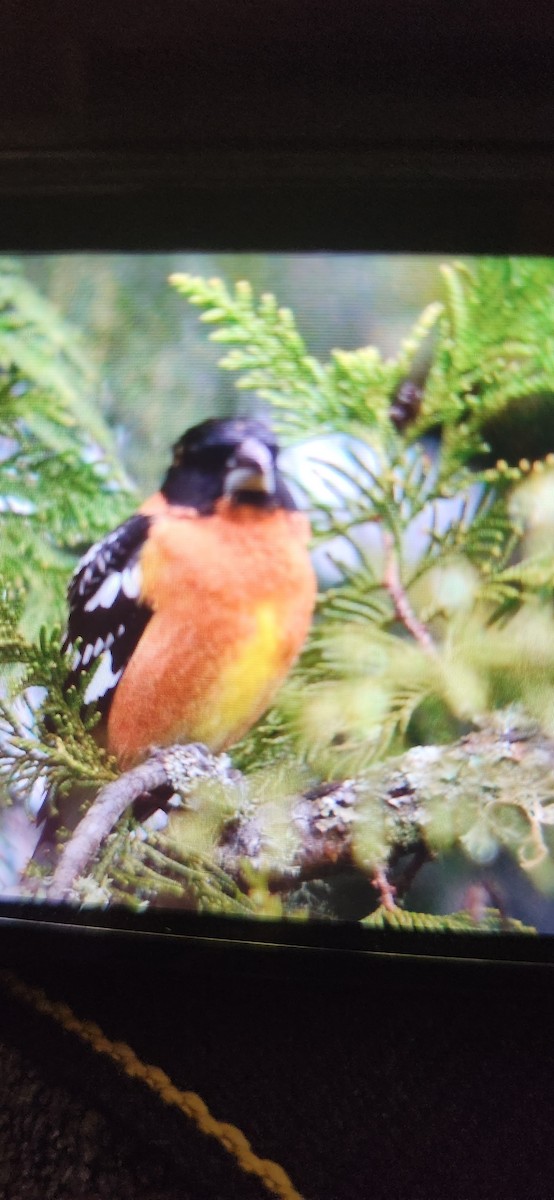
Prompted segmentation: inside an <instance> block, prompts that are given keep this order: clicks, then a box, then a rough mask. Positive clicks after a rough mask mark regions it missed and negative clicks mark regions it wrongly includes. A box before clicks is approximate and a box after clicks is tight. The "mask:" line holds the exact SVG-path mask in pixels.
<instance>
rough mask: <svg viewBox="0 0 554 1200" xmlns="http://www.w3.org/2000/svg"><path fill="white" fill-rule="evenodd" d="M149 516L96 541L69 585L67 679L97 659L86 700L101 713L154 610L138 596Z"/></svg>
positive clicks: (137, 517) (132, 519) (132, 520)
mask: <svg viewBox="0 0 554 1200" xmlns="http://www.w3.org/2000/svg"><path fill="white" fill-rule="evenodd" d="M151 520H152V518H151V517H147V516H144V515H143V514H141V513H137V514H136V515H135V516H133V517H130V518H129V520H128V521H125V522H124V523H123V525H119V526H118V528H117V529H114V531H113V533H109V534H107V536H106V537H105V538H103V540H102V541H100V542H96V544H95V545H94V546H91V548H90V550H88V551H87V553H86V554H85V555H84V557H83V558H82V559H81V561H80V563H79V565H78V567H77V570H76V571H75V574H74V575H73V578H72V580H71V583H70V585H69V591H68V601H69V619H68V623H67V630H66V633H65V637H64V641H63V646H62V649H63V651H64V652H65V653H66V654H67V655H68V656H69V657H70V669H69V675H68V684H72V683H75V682H77V680H78V679H79V677H80V675H81V674H82V672H83V671H84V670H87V669H89V668H90V666H91V664H93V663H95V662H96V663H97V664H98V665H97V669H96V671H95V672H94V674H93V675H92V677H91V679H90V680H89V682H88V685H87V687H86V690H85V693H84V700H85V703H86V704H92V703H93V702H94V703H96V704H97V705H98V707H99V708H100V710H101V711H102V712H103V713H107V711H108V709H109V706H110V703H111V700H112V698H113V694H114V691H115V688H116V687H117V684H118V682H119V680H120V679H121V676H122V674H123V672H124V670H125V667H126V666H127V663H128V662H129V659H130V658H131V655H132V654H133V652H134V650H135V648H136V646H137V645H138V642H139V640H140V638H141V637H142V634H143V633H144V630H145V628H146V626H147V624H148V622H149V620H150V617H151V616H152V610H151V609H150V608H149V607H148V606H147V605H145V604H142V603H141V601H140V593H141V582H142V581H141V567H140V553H141V550H142V547H143V546H144V542H145V540H146V537H147V535H148V529H149V526H150V524H151Z"/></svg>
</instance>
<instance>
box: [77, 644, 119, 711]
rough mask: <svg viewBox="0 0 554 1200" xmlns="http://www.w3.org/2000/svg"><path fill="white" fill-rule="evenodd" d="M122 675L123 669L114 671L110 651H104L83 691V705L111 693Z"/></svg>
mask: <svg viewBox="0 0 554 1200" xmlns="http://www.w3.org/2000/svg"><path fill="white" fill-rule="evenodd" d="M95 650H96V647H95ZM122 674H123V668H121V669H120V670H119V671H114V669H113V659H112V655H111V651H110V650H105V651H104V653H103V654H101V655H100V656H99V658H98V668H97V670H96V671H95V672H94V675H93V677H92V679H91V681H90V683H89V685H88V687H87V689H86V691H85V694H84V697H83V699H84V701H85V704H92V702H93V701H94V700H100V699H101V698H102V696H105V695H106V693H107V692H110V691H112V689H113V688H114V687H115V685H116V683H117V682H118V681H119V679H121V676H122Z"/></svg>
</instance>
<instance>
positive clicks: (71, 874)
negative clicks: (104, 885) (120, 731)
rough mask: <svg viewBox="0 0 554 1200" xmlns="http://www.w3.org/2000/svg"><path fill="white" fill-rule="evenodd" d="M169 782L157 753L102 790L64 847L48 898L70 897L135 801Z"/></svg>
mask: <svg viewBox="0 0 554 1200" xmlns="http://www.w3.org/2000/svg"><path fill="white" fill-rule="evenodd" d="M167 782H168V779H167V774H166V771H165V768H164V766H163V763H162V762H161V761H160V760H159V759H158V758H157V757H156V756H155V755H153V756H152V758H149V759H148V761H147V762H145V763H141V765H140V766H139V767H135V768H134V769H133V770H131V771H127V772H126V774H125V775H121V776H120V777H119V779H116V780H114V782H113V783H108V784H106V787H104V788H102V789H101V791H99V793H98V795H97V797H96V799H95V800H94V801H93V803H92V804H91V806H90V808H89V809H88V811H87V812H86V813H85V816H84V817H83V819H82V821H80V822H79V824H78V825H77V828H76V829H75V832H74V833H73V836H72V837H71V838H70V840H69V842H68V843H67V845H66V846H65V847H64V849H63V850H62V854H61V857H60V861H59V863H58V865H57V867H56V870H55V871H54V875H53V877H52V882H51V883H50V886H49V888H48V899H49V900H50V901H52V903H55V902H57V901H62V900H67V898H68V895H69V894H70V892H71V889H72V887H73V884H74V882H75V880H76V879H77V878H78V876H79V875H82V873H83V871H84V870H85V868H86V866H87V864H88V863H89V862H90V861H91V859H93V858H94V856H95V854H96V853H97V851H98V850H99V849H100V846H101V845H102V842H103V841H104V840H105V839H106V838H107V836H108V834H109V833H111V830H112V829H113V827H114V825H117V822H118V821H119V819H120V818H121V817H122V816H123V814H124V812H126V810H127V809H128V808H130V807H131V805H132V804H133V803H134V801H135V800H138V798H139V796H142V795H144V793H145V792H153V791H156V789H157V788H160V787H163V786H164V784H165V785H167Z"/></svg>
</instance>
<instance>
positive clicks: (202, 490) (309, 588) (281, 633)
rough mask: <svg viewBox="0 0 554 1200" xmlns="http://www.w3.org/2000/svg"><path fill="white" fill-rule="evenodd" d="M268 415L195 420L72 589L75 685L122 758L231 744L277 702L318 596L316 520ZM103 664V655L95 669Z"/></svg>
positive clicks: (70, 651) (127, 763)
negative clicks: (287, 469)
mask: <svg viewBox="0 0 554 1200" xmlns="http://www.w3.org/2000/svg"><path fill="white" fill-rule="evenodd" d="M278 453H279V449H278V444H277V441H276V438H275V437H274V435H273V433H272V431H271V429H270V427H269V425H267V424H266V423H265V421H262V420H258V419H254V418H248V417H234V418H210V419H208V420H205V421H203V422H201V423H200V424H198V425H195V426H194V427H192V428H190V429H188V430H187V432H186V433H184V434H183V436H182V437H181V438H180V439H179V440H178V441H177V442H176V444H175V445H174V447H173V459H172V462H171V465H170V466H169V469H168V470H167V473H166V475H165V477H164V479H163V481H162V484H161V486H160V489H159V491H157V492H156V493H155V494H154V495H153V496H151V497H150V498H149V499H147V500H146V501H145V502H144V503H143V504H141V506H140V508H139V509H138V510H137V511H136V512H135V513H134V514H133V515H132V516H130V517H129V518H128V520H126V521H124V522H123V523H122V524H120V525H118V527H117V528H116V529H114V530H113V531H112V532H110V533H108V534H107V535H106V536H105V537H103V538H102V539H101V540H100V541H98V542H96V543H95V545H93V546H92V547H91V548H90V550H88V551H87V553H86V554H85V555H84V557H83V558H82V559H81V561H80V562H79V564H78V565H77V568H76V570H75V572H74V574H73V576H72V579H71V582H70V585H69V590H68V605H69V615H68V620H67V627H66V631H65V635H64V638H63V643H62V649H63V651H64V653H65V654H66V655H67V658H68V663H69V671H68V679H67V683H68V686H70V685H71V684H77V683H78V682H79V680H80V679H81V677H82V675H83V672H87V679H86V687H85V690H84V694H83V701H84V705H85V706H89V705H91V704H94V705H96V706H97V708H98V710H99V712H100V714H101V716H100V722H99V736H100V739H101V740H102V742H103V744H104V745H105V747H106V749H107V751H108V753H109V754H111V755H113V756H114V757H115V759H116V761H117V764H118V767H119V768H120V770H121V771H125V770H128V769H129V768H131V767H133V766H135V765H137V764H138V763H140V762H141V761H142V760H144V758H145V757H147V755H148V753H149V751H150V750H151V748H152V747H154V746H156V747H158V746H169V745H173V744H175V743H191V742H194V743H202V744H203V745H205V746H207V747H208V749H209V750H211V751H212V752H213V753H220V752H222V751H224V750H227V749H228V748H229V747H231V746H232V745H234V744H235V743H236V742H238V741H240V739H241V738H242V737H243V736H244V735H245V734H246V733H247V732H248V730H249V729H250V728H251V727H252V726H253V725H254V724H255V723H256V721H257V720H258V719H259V718H260V717H261V716H262V714H263V713H264V712H265V711H266V710H267V709H268V708H269V706H270V704H271V702H272V700H273V698H274V696H275V694H276V692H277V690H278V689H279V687H280V686H281V684H282V683H283V681H284V680H285V678H286V677H287V675H288V673H289V671H290V670H291V667H292V666H293V664H294V662H295V660H296V659H297V657H298V655H299V654H300V651H301V649H302V647H303V645H304V642H305V640H306V637H307V635H308V632H309V629H310V626H311V623H312V617H313V611H314V605H315V600H316V590H317V588H316V578H315V574H314V570H313V567H312V564H311V559H310V554H309V538H310V527H309V521H308V518H307V516H306V514H305V513H304V512H301V511H299V510H298V509H297V506H296V504H295V501H294V499H293V496H292V494H291V492H290V490H289V488H288V487H287V484H286V482H285V480H284V477H283V475H282V472H281V470H280V468H279V463H278ZM91 668H95V669H92V670H91Z"/></svg>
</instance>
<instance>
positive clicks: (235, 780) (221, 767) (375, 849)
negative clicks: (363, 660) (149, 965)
mask: <svg viewBox="0 0 554 1200" xmlns="http://www.w3.org/2000/svg"><path fill="white" fill-rule="evenodd" d="M476 763H478V764H479V765H478V768H476V765H475V764H476ZM553 772H554V741H553V740H551V739H549V738H547V737H545V736H544V735H543V734H542V733H541V732H540V730H539V729H537V728H536V727H535V726H534V725H533V724H532V723H530V722H529V721H528V720H527V719H525V718H523V717H522V716H521V714H519V717H517V714H514V713H511V714H510V713H507V714H503V713H497V714H493V715H491V717H490V718H488V723H487V725H486V726H484V727H483V728H482V729H479V730H475V731H474V732H473V733H470V734H468V735H467V736H466V737H464V738H462V739H461V740H460V741H459V742H456V743H453V744H451V745H445V746H416V747H414V748H413V749H412V750H408V751H407V752H406V753H404V754H402V755H399V756H398V757H396V758H391V759H388V760H386V761H385V762H381V763H376V764H375V765H374V766H373V767H370V768H369V769H368V770H366V771H365V772H364V773H363V775H361V776H359V777H357V778H356V779H347V780H343V781H340V782H332V783H325V784H322V785H320V786H319V787H317V788H314V789H311V790H308V791H306V792H303V793H301V794H298V795H292V796H290V797H287V796H284V797H282V798H279V799H278V800H277V801H276V800H275V799H272V800H269V801H262V802H258V801H257V800H256V796H255V792H254V789H253V787H252V784H251V783H250V781H249V780H248V779H247V777H245V776H243V775H241V773H240V772H239V771H236V770H234V769H233V768H232V766H231V763H230V760H229V758H228V756H227V755H226V754H222V755H213V754H210V753H209V751H208V750H207V749H206V747H202V746H195V745H192V746H173V747H169V748H167V749H165V750H163V751H162V750H159V749H158V750H154V751H153V753H152V755H151V757H150V758H149V759H148V760H147V762H145V763H143V764H142V765H141V766H139V767H136V768H134V769H133V770H131V771H128V772H127V773H126V774H125V775H122V776H121V778H120V779H118V780H117V781H116V782H114V783H110V784H108V785H107V787H105V788H103V789H102V790H101V791H100V792H99V794H98V796H97V797H96V800H95V801H94V802H93V803H92V805H91V807H90V809H89V811H88V812H87V814H86V815H85V817H83V819H82V821H81V822H80V824H79V825H78V826H77V828H76V830H75V832H74V834H73V836H72V838H71V839H70V841H69V842H68V843H67V845H66V846H65V848H64V850H63V852H62V855H61V858H60V861H59V864H58V866H57V869H56V871H55V873H54V876H53V878H52V881H51V884H50V887H49V889H48V899H50V900H51V901H61V900H65V899H68V898H71V897H72V896H73V897H75V896H76V895H77V894H78V892H77V891H76V889H75V884H76V881H77V880H78V878H79V877H80V876H83V875H84V874H85V872H86V868H87V865H88V864H89V863H90V862H92V861H93V860H94V858H95V856H96V855H97V852H98V850H99V848H100V846H101V844H102V842H103V841H104V840H105V838H106V837H107V836H108V834H109V833H110V831H111V830H112V829H113V827H114V826H115V825H116V824H117V821H118V820H119V819H120V818H121V816H122V815H123V813H124V812H125V811H126V809H127V808H129V807H130V806H131V805H132V804H133V803H134V802H135V801H136V800H137V799H138V797H139V796H143V795H144V794H145V793H146V792H155V791H156V789H159V788H166V789H169V790H173V791H178V792H179V794H180V795H181V797H185V804H184V807H185V809H186V808H187V807H188V806H187V802H186V797H187V795H190V793H191V792H194V789H195V786H196V784H197V783H198V782H199V781H200V780H204V781H208V782H210V783H213V784H217V785H218V787H217V788H216V789H215V791H212V792H210V789H208V790H207V791H206V790H204V791H203V792H200V793H199V799H198V802H197V801H196V800H191V804H190V807H192V808H195V809H196V808H198V811H200V812H202V805H205V806H206V810H205V811H206V817H207V819H208V820H209V819H211V815H212V816H213V813H214V812H216V811H218V812H219V813H220V814H221V813H222V811H223V810H222V809H221V792H220V787H221V785H224V786H225V788H226V789H228V796H229V804H228V805H227V804H225V806H224V809H225V810H226V811H230V812H232V813H233V814H234V815H233V816H232V817H231V818H227V819H225V815H224V811H223V816H222V817H221V824H220V833H219V835H218V834H217V833H214V838H215V845H214V848H213V850H212V851H211V855H210V857H211V862H212V865H213V868H214V869H215V870H222V871H224V872H225V874H226V876H227V877H230V878H231V879H232V880H234V881H235V882H236V883H237V884H238V885H239V887H241V888H242V889H244V890H248V887H249V886H251V874H250V873H251V870H254V871H260V872H262V874H263V875H264V878H266V879H267V881H268V884H269V887H270V888H271V889H272V890H274V891H280V892H282V893H284V892H287V891H290V890H292V889H295V888H297V887H298V886H299V885H301V884H302V883H303V882H307V881H309V880H313V879H318V878H324V877H325V876H329V875H330V874H333V873H336V872H337V871H340V870H349V869H352V868H355V869H357V870H359V871H361V872H363V873H365V874H366V876H367V878H368V879H369V880H370V881H372V882H373V883H374V884H375V886H376V888H377V891H378V893H379V895H380V897H381V900H382V902H383V903H384V904H385V907H387V908H389V909H390V908H394V905H395V898H401V897H402V895H404V894H405V892H406V890H407V888H408V887H409V886H410V884H411V883H412V881H413V878H414V876H415V874H416V873H417V871H418V870H419V868H420V867H421V866H422V864H423V863H424V862H426V861H428V860H429V859H430V858H432V857H433V853H434V851H433V844H432V839H431V840H430V834H429V831H430V829H431V828H432V821H433V813H434V812H436V811H437V804H438V805H439V806H440V813H441V815H442V818H443V819H447V822H448V821H451V822H452V829H453V833H452V843H453V844H454V843H455V842H456V841H457V840H459V837H458V834H457V833H456V832H455V829H456V823H457V822H458V821H459V818H460V813H461V812H462V811H463V810H464V808H465V809H466V811H467V812H469V813H470V814H472V815H471V822H473V825H474V826H475V831H476V832H475V835H474V836H479V829H480V827H481V826H482V825H483V821H484V823H485V825H487V827H489V828H490V829H491V831H494V829H495V825H494V821H495V813H498V812H500V811H501V810H505V808H506V806H507V805H511V806H513V808H514V810H517V811H518V813H519V818H518V819H520V820H521V821H523V823H524V826H526V827H527V834H526V835H524V834H523V833H522V834H520V835H518V842H517V846H514V848H513V852H514V853H516V852H517V857H518V858H519V862H520V865H521V867H522V868H523V869H525V870H531V869H533V868H534V867H535V866H536V865H537V863H538V862H539V861H540V860H541V858H542V857H544V855H546V854H547V846H546V844H545V842H544V840H543V833H544V832H545V831H546V829H547V827H549V826H551V825H552V824H554V811H553V810H554V804H551V803H550V796H551V780H552V774H553ZM483 778H486V780H487V789H486V791H484V790H483ZM213 805H215V808H213V811H212V807H211V806H213ZM218 805H219V808H217V806H218ZM449 814H452V815H451V816H449ZM186 820H187V814H186V811H185V812H183V815H182V822H183V823H182V825H181V831H180V834H179V845H180V846H181V848H182V851H183V854H184V856H185V859H186V851H185V850H183V847H184V846H185V845H186ZM473 825H471V824H470V825H469V826H468V832H466V833H464V836H463V838H462V841H463V842H464V845H465V843H466V840H467V838H468V837H469V836H470V835H471V831H472V829H473ZM216 828H217V826H216ZM462 828H463V825H462ZM503 828H504V824H503V822H502V821H500V823H499V825H498V832H497V834H496V835H495V834H494V832H492V834H491V835H492V836H497V837H498V838H499V839H500V841H501V840H502V836H503V834H502V830H503ZM368 830H369V831H370V836H369V839H368V833H367V831H368ZM375 830H376V831H377V833H375Z"/></svg>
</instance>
